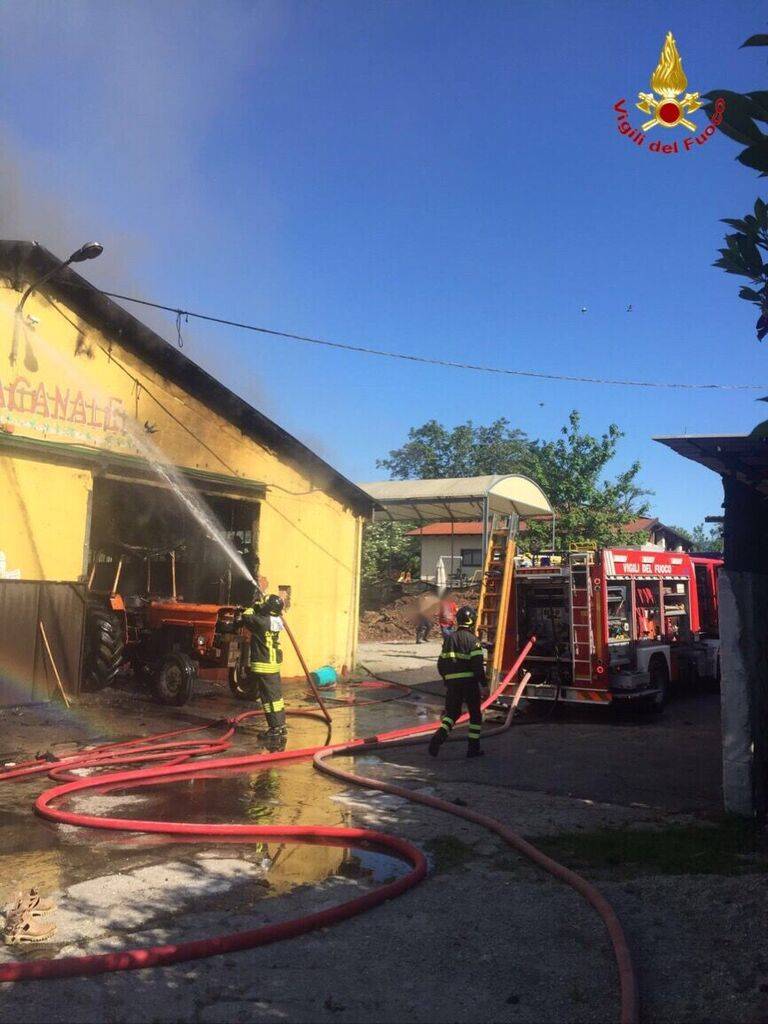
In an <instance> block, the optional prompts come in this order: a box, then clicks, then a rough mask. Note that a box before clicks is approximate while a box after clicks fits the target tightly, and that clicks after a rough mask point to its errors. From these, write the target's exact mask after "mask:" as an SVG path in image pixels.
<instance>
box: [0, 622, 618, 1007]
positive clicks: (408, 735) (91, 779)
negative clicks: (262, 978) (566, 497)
mask: <svg viewBox="0 0 768 1024" xmlns="http://www.w3.org/2000/svg"><path fill="white" fill-rule="evenodd" d="M532 643H533V640H530V641H529V642H528V644H526V646H525V647H524V648H523V650H522V651H521V652H520V655H519V657H518V658H517V660H516V661H515V664H514V665H513V666H512V668H511V669H510V670H509V672H508V673H507V674H506V676H505V677H504V679H503V680H502V682H501V683H500V684H499V686H498V687H497V688H496V690H494V692H493V693H491V694H490V696H489V697H487V698H486V700H485V701H484V702H483V708H486V707H488V706H489V705H490V704H491V703H493V702H494V701H495V700H496V699H497V697H498V696H499V694H500V693H501V692H502V691H503V690H504V689H506V687H507V686H508V685H509V683H510V681H511V680H512V679H513V678H514V677H515V676H516V675H517V673H518V671H519V670H520V667H521V665H522V663H523V661H524V659H525V657H526V656H527V654H528V652H529V651H530V649H531V646H532ZM524 683H525V680H523V681H522V682H521V683H520V684H519V685H518V687H517V691H516V694H515V700H514V701H513V703H512V705H511V706H510V708H509V711H508V714H507V717H506V720H505V722H504V724H503V725H502V726H500V727H498V728H496V729H492V730H488V731H487V732H486V733H485V735H486V736H490V735H495V734H498V733H501V732H504V731H505V730H506V729H508V728H509V726H510V725H511V723H512V717H513V714H514V710H515V706H516V704H517V701H518V700H519V698H520V695H521V694H522V691H523V688H524ZM261 714H263V712H261V711H246V712H243V713H242V714H240V715H237V716H236V717H235V718H233V719H231V720H229V721H226V722H224V723H223V724H224V725H225V726H226V728H225V730H224V732H223V733H222V734H221V735H219V736H217V737H215V738H209V739H205V738H199V737H198V738H195V739H180V738H179V737H181V736H182V735H185V734H187V735H188V734H190V733H199V732H203V731H207V730H210V728H211V723H207V724H205V725H202V726H195V727H191V728H186V729H177V730H173V731H171V732H165V733H159V734H155V735H152V736H146V737H142V738H139V739H135V740H127V741H119V742H116V743H107V744H101V745H99V746H95V747H91V748H85V749H82V750H80V751H79V752H77V753H75V754H72V755H69V756H67V757H64V758H62V759H60V760H58V761H56V762H55V764H52V763H51V762H50V761H48V760H45V761H42V762H41V761H40V760H35V761H30V762H27V763H25V764H22V765H17V766H14V767H13V768H11V769H10V770H6V771H3V772H0V782H2V781H9V780H12V779H19V778H29V777H31V776H33V775H37V774H43V773H46V774H48V775H49V776H50V777H51V778H53V779H54V780H56V781H62V780H64V781H62V784H61V785H58V786H54V787H53V788H51V789H48V790H46V791H45V792H43V793H42V794H41V795H40V796H39V797H38V798H37V800H36V802H35V810H36V812H37V813H38V814H39V815H40V816H42V817H44V818H47V819H49V820H51V821H54V822H59V823H63V824H68V825H78V826H84V827H88V828H98V829H107V830H112V831H122V832H142V833H155V834H162V835H183V836H189V837H200V838H206V839H210V838H215V837H217V836H218V837H227V838H233V837H235V838H242V839H247V838H254V839H259V840H265V839H275V840H277V839H280V840H285V841H288V842H297V843H302V842H303V843H312V842H320V843H321V844H323V845H339V844H343V845H352V846H361V845H362V846H369V845H372V846H374V847H376V848H378V849H382V850H384V851H387V852H390V853H392V854H394V855H395V856H396V857H399V858H401V859H402V860H405V861H406V862H407V863H409V864H410V870H409V871H408V873H407V874H405V875H403V876H402V877H400V878H398V879H396V880H394V881H391V882H387V883H385V884H383V885H380V886H378V887H377V888H376V889H373V890H371V891H369V892H367V893H365V894H363V895H361V896H357V897H355V898H353V899H351V900H348V901H346V902H344V903H340V904H337V905H336V906H334V907H330V908H327V909H325V910H321V911H317V912H315V913H312V914H308V915H305V916H303V917H298V918H293V919H291V920H289V921H283V922H281V923H279V924H271V925H266V926H263V927H261V928H255V929H251V930H248V931H244V932H236V933H231V934H228V935H220V936H215V937H212V938H205V939H198V940H195V941H190V942H182V943H177V944H168V945H163V946H151V947H146V948H141V949H132V950H123V951H121V952H112V953H99V954H90V955H85V956H77V957H61V958H58V959H44V960H31V961H26V962H17V963H5V964H0V982H15V981H29V980H34V979H43V978H71V977H83V976H90V975H95V974H103V973H106V972H110V971H120V970H136V969H139V968H144V967H159V966H168V965H170V964H175V963H181V962H185V961H189V960H195V959H200V958H204V957H210V956H216V955H220V954H223V953H233V952H237V951H239V950H244V949H252V948H254V947H256V946H263V945H267V944H270V943H273V942H278V941H281V940H284V939H289V938H293V937H295V936H298V935H303V934H306V933H307V932H310V931H313V930H315V929H317V928H324V927H327V926H329V925H332V924H337V923H339V922H340V921H343V920H346V919H348V918H351V917H354V916H355V915H357V914H360V913H362V912H363V911H365V910H370V909H372V908H373V907H376V906H378V905H380V904H382V903H384V902H386V901H387V900H390V899H392V898H394V897H395V896H399V895H400V894H402V893H404V892H406V891H407V890H408V889H411V888H413V887H414V886H415V885H417V884H418V883H419V882H420V881H421V880H422V879H423V878H424V877H425V876H426V874H427V862H426V859H425V857H424V855H423V853H422V852H421V851H420V850H419V849H418V848H417V847H416V846H414V845H413V844H412V843H410V842H408V841H407V840H405V839H402V838H400V837H398V836H392V835H389V834H386V833H383V832H377V831H373V830H370V829H361V828H341V827H330V826H296V825H294V826H291V825H241V824H207V823H206V824H197V823H191V822H168V821H142V820H137V819H131V818H102V817H99V816H97V815H90V814H85V813H82V812H72V811H66V810H64V809H63V808H61V807H59V806H56V805H57V804H58V803H59V802H60V801H61V800H63V799H64V798H65V797H68V796H70V795H72V794H74V793H83V792H84V791H88V790H93V789H100V790H103V789H104V787H109V788H115V787H119V788H120V789H121V790H125V789H129V788H130V787H131V785H132V784H134V785H135V786H137V787H139V786H142V785H147V784H150V783H157V782H169V781H172V780H174V781H175V780H179V779H182V778H188V777H189V776H190V775H193V774H200V773H210V772H217V771H220V770H222V769H228V770H239V771H248V770H253V769H255V768H258V767H259V766H260V765H264V766H267V765H269V766H270V767H276V766H281V765H285V764H289V763H291V762H296V761H302V760H308V759H309V758H312V759H313V763H314V765H315V767H316V768H317V769H318V770H320V771H322V772H324V773H326V774H328V775H331V776H333V777H334V778H337V779H340V780H342V781H344V782H347V783H352V784H354V785H358V786H363V787H364V788H366V789H372V790H378V791H380V792H384V793H390V794H393V795H395V796H398V797H401V798H403V799H405V800H410V801H412V802H415V803H420V804H422V805H424V806H427V807H431V808H433V809H436V810H440V811H443V812H445V813H448V814H452V815H454V816H456V817H460V818H463V819H465V820H466V821H471V822H474V823H475V824H477V825H480V826H482V827H483V828H486V829H488V830H489V831H491V832H493V833H495V834H496V835H498V836H499V837H500V838H501V839H503V840H504V841H505V842H506V843H507V844H508V845H509V846H511V847H512V848H513V849H515V850H517V851H518V852H519V853H522V854H523V855H524V856H525V857H528V858H529V859H530V860H531V861H533V862H534V863H535V864H537V865H538V866H539V867H541V868H543V869H544V870H545V871H547V872H549V873H550V874H551V875H553V876H554V877H555V878H557V879H559V880H560V881H562V882H565V883H566V884H567V885H569V886H571V887H572V888H573V889H575V890H576V892H578V893H579V894H580V895H581V896H583V897H584V898H585V899H586V900H587V901H588V902H589V903H590V904H591V905H592V907H594V909H595V910H596V911H597V913H598V914H599V915H600V917H601V918H602V920H603V923H604V925H605V928H606V930H607V932H608V936H609V939H610V942H611V945H612V948H613V952H614V957H615V960H616V964H617V968H618V976H619V987H620V996H621V1014H620V1020H621V1024H637V1020H638V998H637V985H636V980H635V974H634V969H633V966H632V960H631V956H630V952H629V947H628V945H627V941H626V938H625V936H624V932H623V929H622V927H621V924H620V922H619V920H618V917H617V916H616V913H615V911H614V910H613V908H612V907H611V905H610V904H609V903H608V901H607V900H606V899H605V897H604V896H603V895H602V894H601V893H600V892H599V891H598V890H597V889H596V888H595V887H594V886H593V885H592V884H591V883H589V882H588V881H587V880H586V879H584V878H582V877H581V876H580V875H578V874H576V873H575V872H573V871H571V870H570V869H568V868H566V867H564V866H563V865H562V864H559V863H558V862H557V861H554V860H553V859H552V858H550V857H548V856H546V854H544V853H542V852H541V851H540V850H538V849H537V848H536V847H535V846H533V845H532V844H531V843H529V842H527V841H526V840H524V839H523V838H522V837H521V836H519V835H517V834H516V833H515V832H513V831H512V830H511V829H509V828H508V827H507V826H506V825H504V824H503V823H502V822H500V821H497V820H496V819H494V818H490V817H488V816H487V815H484V814H480V813H478V812H477V811H473V810H471V809H470V808H467V807H460V806H457V805H456V804H452V803H449V802H447V801H444V800H440V799H438V798H437V797H432V796H427V795H425V794H422V793H417V792H413V791H412V790H409V789H404V788H402V787H400V786H395V785H394V784H392V783H388V782H384V781H382V780H379V779H372V778H366V777H364V776H360V775H356V774H354V773H352V772H347V771H343V770H342V769H340V768H338V767H336V766H335V765H332V764H330V763H329V761H330V760H331V759H332V758H334V757H338V756H354V755H356V754H359V753H370V752H371V751H374V750H387V749H389V748H391V747H398V746H404V745H409V744H414V743H419V742H423V741H424V740H425V739H426V738H427V734H428V733H430V732H432V731H433V729H434V727H435V724H436V723H435V722H429V723H426V724H423V725H419V726H409V727H406V728H403V729H396V730H392V731H390V732H386V733H381V734H379V735H376V736H370V737H367V738H361V739H355V740H352V741H349V742H345V743H337V744H330V745H328V744H326V745H324V746H316V747H307V748H304V749H301V750H285V751H278V752H274V753H264V754H247V755H240V756H234V757H224V758H222V757H215V758H211V757H210V755H211V754H220V753H222V752H224V751H225V750H227V749H228V748H229V746H230V745H231V739H232V736H233V735H234V733H235V730H236V729H237V726H238V725H240V723H242V722H243V721H244V720H246V719H248V718H250V717H252V716H255V715H261ZM289 714H292V715H303V716H304V717H312V718H320V717H321V716H320V715H319V714H318V713H317V712H314V711H310V710H292V711H289ZM326 715H327V712H326ZM467 718H468V716H467V715H466V714H465V715H462V717H461V718H460V719H459V720H458V722H457V723H456V724H457V725H462V724H464V723H466V721H467ZM322 720H323V721H325V720H326V716H325V715H324V716H322ZM214 724H216V723H214ZM201 757H202V758H208V759H206V760H195V762H194V764H189V763H188V762H189V761H190V759H192V758H201ZM150 761H164V762H165V763H164V764H160V765H157V764H155V765H152V766H151V767H143V768H139V769H129V770H124V769H122V770H118V771H116V770H109V771H107V772H106V773H99V774H96V775H93V776H88V777H78V776H75V775H73V774H72V773H73V772H75V771H77V770H81V769H88V770H92V769H105V768H106V769H114V767H115V766H117V765H121V766H124V765H126V764H135V763H143V764H146V763H147V762H150Z"/></svg>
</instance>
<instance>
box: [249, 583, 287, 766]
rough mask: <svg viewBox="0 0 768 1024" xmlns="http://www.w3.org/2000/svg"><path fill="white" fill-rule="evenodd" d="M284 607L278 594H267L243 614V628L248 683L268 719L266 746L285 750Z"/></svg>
mask: <svg viewBox="0 0 768 1024" xmlns="http://www.w3.org/2000/svg"><path fill="white" fill-rule="evenodd" d="M284 607H285V604H284V602H283V599H282V598H281V597H278V595H277V594H270V595H269V596H268V597H265V598H262V599H261V600H259V601H258V602H254V604H253V606H252V607H250V608H246V609H245V610H244V611H243V625H244V626H245V627H246V629H248V630H249V631H250V634H251V664H250V668H249V673H248V675H249V679H250V682H251V686H252V688H253V690H254V691H255V693H257V694H258V696H259V697H260V698H261V703H262V706H263V708H264V713H265V715H266V718H267V727H268V728H267V732H266V734H265V739H266V741H267V744H268V745H269V746H271V747H274V748H278V747H279V748H280V749H285V739H286V734H287V731H288V729H287V726H286V724H285V701H284V700H283V687H282V682H281V680H280V665H281V664H282V661H283V652H282V649H281V647H280V633H281V632H282V629H283V620H282V618H281V616H282V613H283V609H284Z"/></svg>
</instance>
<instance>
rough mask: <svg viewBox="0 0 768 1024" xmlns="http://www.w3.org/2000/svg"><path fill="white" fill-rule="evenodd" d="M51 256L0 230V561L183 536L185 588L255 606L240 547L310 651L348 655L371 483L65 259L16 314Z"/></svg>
mask: <svg viewBox="0 0 768 1024" xmlns="http://www.w3.org/2000/svg"><path fill="white" fill-rule="evenodd" d="M57 264H58V261H57V260H56V258H55V257H54V256H52V255H51V254H50V253H49V252H47V250H45V249H43V248H41V247H40V246H37V245H34V244H31V243H25V242H0V330H1V331H2V337H3V338H4V342H3V345H2V349H0V487H2V492H3V515H2V519H1V520H0V576H5V577H6V578H20V579H27V580H66V581H77V580H80V581H82V580H84V579H86V578H87V576H88V574H89V571H90V569H91V567H92V566H93V563H94V560H98V559H99V557H100V555H99V552H100V551H102V550H103V549H105V548H107V547H109V546H110V545H112V544H124V545H134V546H137V547H138V546H147V547H152V548H156V549H157V550H158V551H159V552H161V551H162V550H164V549H171V548H174V549H175V550H176V553H177V554H176V558H177V575H178V580H177V584H178V589H179V593H180V596H182V597H183V598H184V599H186V600H194V601H201V602H210V603H237V604H240V603H248V602H249V599H250V590H251V589H252V588H251V587H250V584H248V583H246V581H245V579H244V577H243V576H242V574H241V573H240V572H239V571H238V568H237V566H236V565H233V563H232V561H231V560H230V558H229V557H228V556H227V554H226V553H225V551H224V547H225V546H227V545H232V546H234V548H235V549H236V550H237V551H239V552H240V553H241V555H242V557H243V559H244V560H245V562H246V563H247V566H248V568H249V569H251V570H252V571H254V572H256V571H258V572H259V573H260V574H262V575H263V576H265V577H267V579H268V580H269V584H270V589H273V590H277V589H278V588H282V589H284V591H285V593H286V594H288V595H289V597H290V613H289V614H290V621H291V624H292V626H293V629H294V632H295V634H296V636H297V639H298V640H299V642H300V644H301V645H302V648H303V653H304V655H305V657H306V660H307V661H308V663H309V664H310V666H312V667H315V666H319V665H323V664H332V665H334V666H335V667H336V668H338V669H340V668H342V667H343V666H345V665H347V666H351V665H352V664H353V663H354V659H355V646H356V638H357V629H358V606H359V580H360V574H359V566H360V545H361V531H362V524H363V521H364V519H365V518H367V517H368V516H369V515H370V511H371V507H372V501H371V499H370V497H369V496H368V495H366V494H365V493H364V492H362V491H360V490H359V489H358V488H357V487H356V486H355V485H354V484H352V483H351V482H350V481H348V480H346V479H345V478H344V477H343V476H342V475H341V474H339V473H338V472H336V471H335V470H334V469H333V468H332V467H330V466H329V465H328V464H327V463H325V462H324V461H323V460H322V459H320V458H319V457H318V456H317V455H315V454H314V452H312V451H311V450H310V449H309V448H307V447H306V446H304V445H303V444H301V443H300V442H299V441H297V440H296V439H295V438H293V437H291V436H290V435H289V434H288V433H286V432H285V431H283V430H282V429H281V428H280V427H279V426H277V424H275V423H273V422H272V421H271V420H269V419H268V418H267V417H265V416H264V415H263V414H261V413H260V412H258V410H256V409H254V408H252V407H251V406H250V405H248V404H247V403H246V402H245V401H243V400H242V399H241V398H239V397H238V396H236V395H235V394H233V393H232V392H231V391H229V390H228V389H227V388H226V387H224V385H222V384H221V383H220V382H219V381H217V380H216V379H214V378H213V377H212V376H210V375H209V374H208V373H206V372H205V371H204V370H202V369H201V368H200V367H199V366H197V365H196V364H195V363H193V362H192V361H191V360H190V359H188V358H187V357H186V356H185V355H184V354H183V353H182V352H181V351H179V349H178V348H176V347H174V346H172V345H169V344H168V343H167V342H165V341H164V340H163V339H162V338H160V337H159V336H158V335H157V334H155V333H154V332H153V331H151V330H150V329H149V328H148V327H146V326H145V325H144V324H142V323H141V322H140V321H138V320H137V319H136V318H135V317H133V316H131V314H129V313H128V312H126V311H125V310H124V309H123V308H122V307H120V306H118V305H117V304H116V303H114V302H113V301H112V300H111V299H109V298H108V297H106V296H105V295H104V294H103V293H102V292H100V291H98V290H97V289H95V288H93V287H92V286H91V285H89V284H88V283H87V282H86V281H85V280H84V279H83V278H82V277H80V276H79V275H77V274H75V273H74V272H73V271H72V270H71V269H66V270H58V271H56V272H55V273H54V275H53V277H52V278H51V280H50V281H49V282H48V283H46V284H45V285H44V286H43V287H42V288H41V289H40V290H39V291H35V292H34V293H33V294H32V295H31V296H30V298H29V300H28V301H27V302H26V305H25V308H24V315H23V317H19V316H18V315H17V313H16V310H17V306H18V303H19V298H20V295H21V293H22V292H23V289H24V288H25V287H26V286H27V285H28V284H29V283H30V282H34V281H36V280H39V278H40V277H41V276H42V275H44V274H45V273H47V272H48V271H49V270H52V269H55V268H56V266H57ZM177 484H180V485H181V489H182V491H187V492H189V490H190V488H191V490H192V491H193V492H194V494H196V495H198V496H200V499H199V501H198V500H197V499H196V500H195V501H194V502H193V503H192V505H190V503H189V501H185V500H183V499H182V498H179V496H178V494H177V492H176V485H177ZM199 506H200V507H199ZM211 515H212V517H213V520H214V521H215V523H216V525H217V527H218V528H219V532H220V534H223V537H224V543H223V544H222V543H221V537H219V540H217V539H216V536H215V533H216V531H213V530H211V528H210V522H209V520H208V517H210V516H211ZM157 563H158V564H157V571H158V572H159V573H161V574H162V573H163V572H166V571H167V564H166V563H167V560H166V563H164V561H163V556H162V554H158V556H157ZM285 658H286V661H285V665H284V672H285V675H286V676H289V677H290V676H295V675H299V674H300V666H299V663H298V661H297V659H296V658H295V656H294V654H293V651H292V650H287V651H286V654H285Z"/></svg>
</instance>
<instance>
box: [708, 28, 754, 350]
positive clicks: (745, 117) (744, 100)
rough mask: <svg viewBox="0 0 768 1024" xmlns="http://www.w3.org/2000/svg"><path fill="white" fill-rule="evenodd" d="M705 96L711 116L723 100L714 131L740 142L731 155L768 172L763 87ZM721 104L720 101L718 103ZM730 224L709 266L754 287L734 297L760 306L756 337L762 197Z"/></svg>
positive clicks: (716, 92)
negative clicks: (722, 245) (751, 211)
mask: <svg viewBox="0 0 768 1024" xmlns="http://www.w3.org/2000/svg"><path fill="white" fill-rule="evenodd" d="M742 45H743V46H768V35H755V36H750V38H749V39H747V41H746V42H745V43H743V44H742ZM706 99H707V100H708V101H709V102H708V103H707V104H705V106H704V110H705V111H706V112H707V113H708V114H709V115H710V116H713V114H715V111H716V104H717V101H718V100H724V101H725V109H724V110H722V111H721V115H720V116H722V121H721V122H720V125H719V127H720V131H721V132H722V133H723V134H724V135H727V136H728V138H730V139H733V140H734V142H738V143H739V144H740V145H741V146H743V147H744V149H742V151H741V152H740V153H739V155H738V156H737V157H736V159H737V160H738V161H739V162H740V163H742V164H744V166H745V167H751V168H752V169H753V170H756V171H759V172H760V177H761V178H765V177H768V131H763V126H764V125H766V124H767V123H768V91H766V90H758V91H756V92H748V93H738V92H731V91H730V90H728V89H715V90H713V91H712V92H708V93H707V94H706ZM721 106H722V104H721ZM724 223H725V224H728V225H729V226H730V227H732V228H735V229H736V230H735V231H734V233H733V234H729V235H726V236H725V248H724V249H720V250H719V252H720V258H719V259H718V260H716V261H715V264H714V265H715V266H716V267H720V268H722V269H723V270H724V271H725V272H726V273H727V274H737V275H738V276H740V277H746V278H748V279H749V280H750V281H751V282H752V284H753V285H754V286H755V287H749V286H747V285H744V286H742V288H741V289H740V290H739V297H740V298H742V299H746V301H747V302H752V303H754V304H755V305H756V306H758V307H759V309H760V316H759V317H758V320H757V325H756V330H757V337H758V340H759V341H762V340H763V338H765V336H766V335H767V334H768V263H766V262H765V261H764V260H763V257H762V253H761V250H762V251H766V250H768V211H767V210H766V205H765V203H764V202H763V200H762V199H760V198H758V199H757V200H756V201H755V209H754V215H753V214H747V215H746V216H745V217H743V218H741V219H739V220H734V219H731V218H727V219H726V220H725V221H724Z"/></svg>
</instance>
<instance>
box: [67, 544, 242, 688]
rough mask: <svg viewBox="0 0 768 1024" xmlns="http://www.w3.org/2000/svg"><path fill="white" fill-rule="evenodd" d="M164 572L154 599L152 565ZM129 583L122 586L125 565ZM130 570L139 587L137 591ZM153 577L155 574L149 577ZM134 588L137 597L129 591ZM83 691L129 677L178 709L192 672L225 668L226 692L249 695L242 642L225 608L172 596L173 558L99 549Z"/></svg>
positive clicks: (236, 620) (235, 612)
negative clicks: (162, 588) (161, 589)
mask: <svg viewBox="0 0 768 1024" xmlns="http://www.w3.org/2000/svg"><path fill="white" fill-rule="evenodd" d="M157 563H160V565H161V566H163V567H164V568H165V569H167V570H170V572H169V573H166V572H164V573H162V575H164V576H165V575H169V581H168V583H167V584H166V586H165V589H166V590H167V591H168V593H167V594H161V593H160V594H159V593H158V592H157V590H156V589H155V585H154V581H153V571H152V570H153V564H157ZM127 566H129V567H130V568H131V570H132V575H133V577H134V578H133V580H129V581H126V580H125V576H126V572H125V570H126V567H127ZM137 571H139V572H140V573H141V579H142V583H143V586H142V587H137V585H136V582H137ZM154 575H155V580H156V579H157V573H156V572H155V574H154ZM137 590H141V591H143V592H137ZM88 597H89V600H88V605H89V607H88V620H87V624H86V636H85V653H84V660H83V689H84V690H90V691H94V690H100V689H102V688H103V687H105V686H109V685H111V684H112V683H113V682H114V681H115V680H116V679H117V677H118V676H119V675H123V674H128V673H129V672H132V673H133V675H134V677H135V678H137V679H144V680H146V681H147V682H148V683H149V684H150V685H151V686H152V689H153V690H154V693H155V696H156V697H157V699H158V700H159V701H160V702H161V703H162V704H173V705H176V706H181V705H182V704H185V703H186V702H187V701H188V700H189V698H190V697H191V696H192V691H193V689H194V684H195V680H196V678H197V676H198V674H199V672H200V671H201V670H202V671H205V670H209V669H226V670H227V674H228V678H229V686H230V689H231V690H232V693H233V694H234V695H235V696H236V697H238V698H239V699H241V700H247V699H249V698H250V693H249V690H248V687H247V679H246V673H247V669H248V663H249V660H250V650H249V640H248V634H247V632H246V630H245V629H243V627H242V626H241V625H240V609H238V608H237V607H235V606H232V605H216V604H192V603H189V602H186V601H184V600H183V599H180V598H179V597H178V596H177V592H176V553H175V552H174V551H170V552H168V551H165V552H158V551H152V550H150V549H146V548H135V547H129V546H127V545H121V546H119V547H115V548H112V549H109V550H102V551H99V552H98V553H97V555H96V558H95V559H94V562H93V565H92V567H91V572H90V576H89V579H88Z"/></svg>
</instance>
